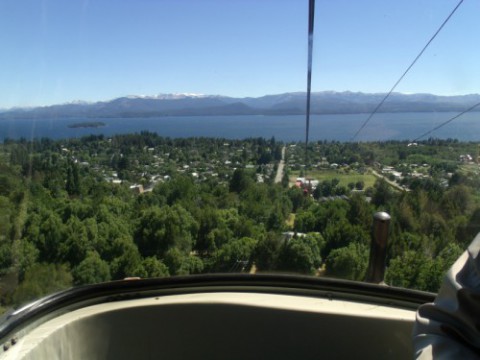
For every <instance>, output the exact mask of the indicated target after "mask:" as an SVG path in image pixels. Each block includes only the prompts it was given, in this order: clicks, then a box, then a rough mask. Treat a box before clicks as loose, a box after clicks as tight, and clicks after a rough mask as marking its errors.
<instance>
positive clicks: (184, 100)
mask: <svg viewBox="0 0 480 360" xmlns="http://www.w3.org/2000/svg"><path fill="white" fill-rule="evenodd" d="M384 96H385V94H383V93H375V94H367V93H362V92H350V91H345V92H335V91H322V92H314V93H312V96H311V112H312V114H341V113H346V114H348V113H368V112H371V111H372V110H373V109H374V108H375V107H376V106H377V104H378V103H379V102H380V101H381V100H382V99H383V97H384ZM478 102H480V95H478V94H471V95H461V96H437V95H432V94H401V93H393V94H392V95H391V96H390V97H389V98H388V99H387V101H385V103H384V104H383V105H382V107H381V108H380V111H379V112H431V111H464V110H466V109H468V108H469V107H471V106H472V105H473V104H476V103H478ZM305 104H306V94H305V93H304V92H292V93H284V94H278V95H266V96H262V97H257V98H253V97H246V98H232V97H227V96H220V95H204V94H190V93H182V94H157V95H129V96H125V97H120V98H116V99H113V100H110V101H99V102H94V103H87V102H78V101H75V102H70V103H67V104H61V105H52V106H44V107H36V108H17V109H9V110H5V111H3V112H0V118H30V117H37V118H54V117H147V116H193V115H297V114H304V113H305V107H306V106H305ZM476 110H479V111H480V106H479V107H478V108H476Z"/></svg>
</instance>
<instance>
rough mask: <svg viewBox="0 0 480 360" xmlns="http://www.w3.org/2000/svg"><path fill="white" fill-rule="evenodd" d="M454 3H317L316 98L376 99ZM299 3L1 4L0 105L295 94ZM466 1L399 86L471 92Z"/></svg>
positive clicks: (35, 0)
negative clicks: (350, 94) (332, 94)
mask: <svg viewBox="0 0 480 360" xmlns="http://www.w3.org/2000/svg"><path fill="white" fill-rule="evenodd" d="M457 2H458V0H403V1H398V0H362V1H354V0H349V1H347V0H335V1H333V0H317V4H316V19H315V21H316V23H315V38H314V39H315V45H314V46H315V50H314V60H313V64H314V65H313V67H314V68H313V83H312V87H313V90H314V91H322V90H335V91H345V90H350V91H364V92H385V91H388V90H389V89H390V87H391V86H392V85H393V83H394V82H395V81H396V80H397V78H398V77H399V76H400V74H401V73H402V72H403V71H404V70H405V68H406V67H407V66H408V65H409V64H410V62H411V61H412V60H413V58H414V57H415V56H416V55H417V53H418V52H419V51H420V50H421V48H422V47H423V46H424V44H425V43H426V41H427V40H428V39H429V38H430V36H432V34H433V33H434V32H435V31H436V29H437V28H438V26H439V25H440V24H441V23H442V22H443V20H444V19H445V18H446V16H447V15H448V14H449V12H450V11H451V10H452V9H453V7H454V6H455V5H456V4H457ZM307 9H308V3H307V0H303V1H302V0H223V1H214V0H122V1H120V0H95V1H94V0H68V1H65V0H24V1H18V0H2V1H1V2H0V46H1V52H0V54H1V55H0V108H9V107H13V106H37V105H49V104H56V103H64V102H68V101H73V100H86V101H96V100H108V99H112V98H115V97H119V96H124V95H129V94H146V95H153V94H158V93H177V92H178V93H183V92H188V93H203V94H221V95H228V96H239V97H243V96H261V95H266V94H276V93H282V92H289V91H304V90H305V87H306V85H305V84H306V63H307V36H306V35H307V34H306V33H307ZM479 14H480V1H478V0H465V1H464V3H463V4H462V6H461V7H460V8H459V10H458V11H457V13H456V14H455V15H454V17H453V18H452V19H451V21H450V22H449V23H448V24H447V26H446V27H445V28H444V29H443V30H442V32H441V33H440V34H439V36H438V37H437V38H436V40H435V41H434V43H432V45H431V47H430V48H429V49H428V50H427V52H426V53H425V54H424V56H423V57H422V58H421V59H420V60H419V62H418V63H417V65H416V66H415V67H414V68H413V69H412V71H411V72H410V73H409V74H408V75H407V77H406V78H405V79H404V81H403V82H402V83H401V84H400V86H399V87H398V88H397V91H400V92H405V93H414V92H428V93H435V94H442V95H450V94H467V93H480V67H479V66H478V63H479V62H480V47H479V46H478V35H479V34H480V32H479V22H478V16H479Z"/></svg>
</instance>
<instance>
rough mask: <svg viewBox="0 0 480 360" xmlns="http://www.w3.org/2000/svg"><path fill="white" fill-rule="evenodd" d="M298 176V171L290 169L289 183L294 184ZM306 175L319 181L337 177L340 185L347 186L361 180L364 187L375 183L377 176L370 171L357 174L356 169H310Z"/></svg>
mask: <svg viewBox="0 0 480 360" xmlns="http://www.w3.org/2000/svg"><path fill="white" fill-rule="evenodd" d="M299 176H300V171H292V172H291V173H290V185H293V184H295V180H296V179H297V177H299ZM307 177H308V178H310V179H315V180H319V181H325V180H332V179H334V178H337V179H338V180H340V185H341V186H348V184H349V183H351V182H353V183H356V182H357V181H363V182H364V184H365V188H367V187H372V186H373V184H375V181H376V180H377V178H376V177H375V176H373V175H372V174H371V173H370V172H366V173H364V174H359V173H358V172H356V171H350V172H348V173H345V172H344V171H343V170H341V169H340V170H331V169H328V170H310V171H308V173H307Z"/></svg>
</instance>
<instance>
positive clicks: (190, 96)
mask: <svg viewBox="0 0 480 360" xmlns="http://www.w3.org/2000/svg"><path fill="white" fill-rule="evenodd" d="M217 97H222V96H220V95H206V94H196V93H160V94H156V95H128V96H126V98H128V99H154V100H178V99H195V98H197V99H198V98H217Z"/></svg>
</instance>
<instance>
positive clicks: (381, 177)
mask: <svg viewBox="0 0 480 360" xmlns="http://www.w3.org/2000/svg"><path fill="white" fill-rule="evenodd" d="M372 174H373V175H374V176H376V177H378V178H380V179H383V180H385V181H386V182H387V183H389V184H390V185H391V186H393V187H394V188H395V189H397V190H400V191H410V190H409V189H405V188H403V187H401V186H400V185H398V184H397V183H396V182H394V181H391V180H390V179H389V178H387V177H386V176H383V175H382V174H379V173H378V172H376V171H375V170H372Z"/></svg>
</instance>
